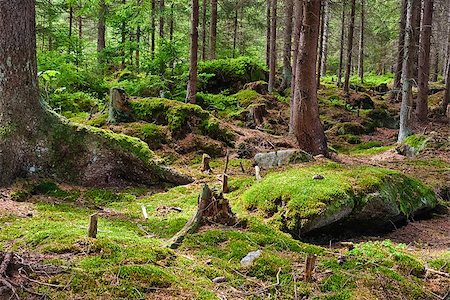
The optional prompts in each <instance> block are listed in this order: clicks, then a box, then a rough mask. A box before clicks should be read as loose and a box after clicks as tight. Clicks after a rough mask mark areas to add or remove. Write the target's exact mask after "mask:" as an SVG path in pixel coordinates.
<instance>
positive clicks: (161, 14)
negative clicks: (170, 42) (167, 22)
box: [159, 0, 165, 40]
mask: <svg viewBox="0 0 450 300" xmlns="http://www.w3.org/2000/svg"><path fill="white" fill-rule="evenodd" d="M164 12H165V3H164V0H159V38H160V40H162V39H164Z"/></svg>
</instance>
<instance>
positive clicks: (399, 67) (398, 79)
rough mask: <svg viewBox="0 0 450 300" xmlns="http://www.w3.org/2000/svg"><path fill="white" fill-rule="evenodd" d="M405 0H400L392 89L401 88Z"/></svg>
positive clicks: (405, 12)
mask: <svg viewBox="0 0 450 300" xmlns="http://www.w3.org/2000/svg"><path fill="white" fill-rule="evenodd" d="M406 1H407V0H403V1H402V11H401V12H402V13H401V18H400V35H399V38H398V51H397V65H396V70H395V79H394V90H399V89H400V88H401V79H402V68H403V56H404V55H403V53H404V51H403V50H404V47H405V27H406V14H407V2H406Z"/></svg>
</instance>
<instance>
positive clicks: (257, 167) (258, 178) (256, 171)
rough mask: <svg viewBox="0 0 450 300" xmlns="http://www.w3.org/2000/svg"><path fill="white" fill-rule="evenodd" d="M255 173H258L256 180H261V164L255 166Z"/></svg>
mask: <svg viewBox="0 0 450 300" xmlns="http://www.w3.org/2000/svg"><path fill="white" fill-rule="evenodd" d="M255 175H256V180H257V181H260V180H261V179H262V177H261V169H260V168H259V166H255Z"/></svg>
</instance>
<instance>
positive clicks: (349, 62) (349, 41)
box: [344, 0, 356, 94]
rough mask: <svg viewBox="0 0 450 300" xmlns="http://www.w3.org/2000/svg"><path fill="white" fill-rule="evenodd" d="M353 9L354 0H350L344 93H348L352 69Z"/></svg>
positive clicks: (354, 6)
mask: <svg viewBox="0 0 450 300" xmlns="http://www.w3.org/2000/svg"><path fill="white" fill-rule="evenodd" d="M355 10H356V0H352V8H351V13H350V25H349V29H348V39H347V67H346V70H345V78H344V93H346V94H348V93H349V88H350V73H351V71H352V51H353V32H354V30H355Z"/></svg>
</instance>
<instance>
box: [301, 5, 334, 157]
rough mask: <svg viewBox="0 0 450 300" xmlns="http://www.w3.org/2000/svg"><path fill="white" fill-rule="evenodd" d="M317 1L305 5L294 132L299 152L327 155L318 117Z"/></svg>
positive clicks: (325, 142) (318, 6) (318, 14)
mask: <svg viewBox="0 0 450 300" xmlns="http://www.w3.org/2000/svg"><path fill="white" fill-rule="evenodd" d="M319 16H320V0H309V1H305V2H304V13H303V26H302V33H301V37H300V52H299V57H298V58H297V62H296V63H297V67H296V69H295V72H296V75H295V81H296V82H295V85H294V87H293V88H294V102H295V104H294V107H295V108H296V112H295V113H296V117H295V118H294V124H293V125H294V133H295V136H296V137H297V141H298V144H299V146H300V148H301V149H303V150H305V151H307V152H310V153H312V154H323V155H325V156H328V155H329V153H328V148H327V141H326V137H325V133H324V131H323V126H322V123H321V122H320V118H319V105H318V101H317V82H316V63H317V46H318V39H319V25H320V17H319Z"/></svg>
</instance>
